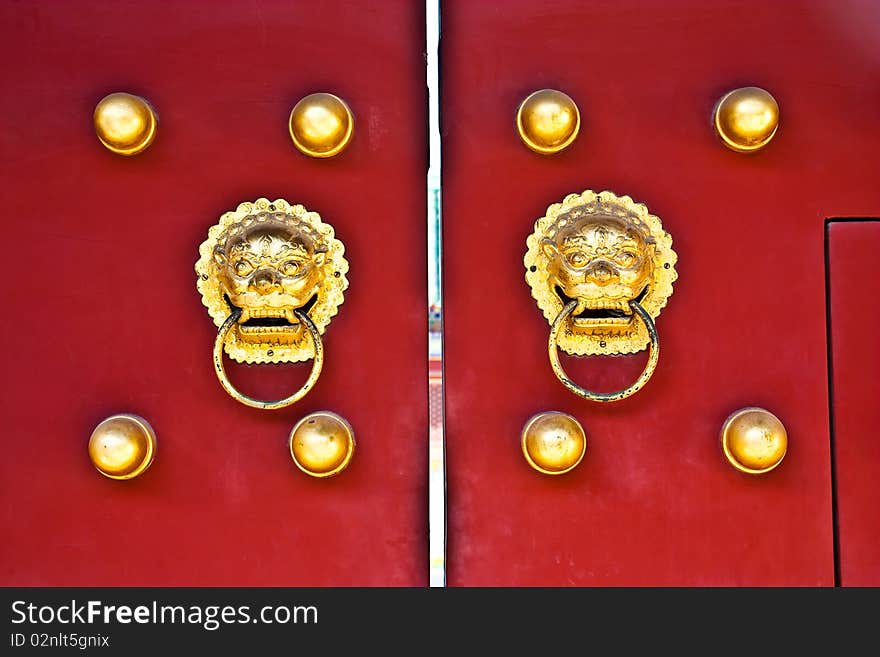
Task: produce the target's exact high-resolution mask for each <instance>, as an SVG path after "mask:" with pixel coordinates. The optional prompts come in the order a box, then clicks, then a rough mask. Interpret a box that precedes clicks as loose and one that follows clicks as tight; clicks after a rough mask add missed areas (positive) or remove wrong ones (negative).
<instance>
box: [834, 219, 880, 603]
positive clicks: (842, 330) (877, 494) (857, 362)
mask: <svg viewBox="0 0 880 657" xmlns="http://www.w3.org/2000/svg"><path fill="white" fill-rule="evenodd" d="M878 253H880V221H871V222H861V221H860V222H845V221H832V222H830V223H829V224H828V281H829V288H828V294H829V303H830V307H831V314H830V319H831V323H830V330H831V373H832V385H833V388H832V394H831V399H832V403H833V408H834V413H833V419H834V423H833V430H834V456H835V462H834V464H835V470H836V480H837V522H838V528H839V532H840V533H839V537H838V541H839V547H840V583H841V584H842V585H843V586H880V515H878V513H877V508H878V506H880V444H878V441H877V436H878V433H880V431H878V427H880V403H878V400H880V374H878V371H880V342H878V340H877V338H876V331H875V329H874V327H876V326H878V325H880V309H878V307H877V304H876V300H877V299H878V298H880V276H878V275H877V271H876V263H877V254H878Z"/></svg>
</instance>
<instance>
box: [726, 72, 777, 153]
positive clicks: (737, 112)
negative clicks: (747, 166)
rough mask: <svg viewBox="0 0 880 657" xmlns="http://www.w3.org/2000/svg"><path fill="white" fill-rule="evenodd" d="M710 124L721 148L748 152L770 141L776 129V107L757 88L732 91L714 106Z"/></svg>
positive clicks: (769, 98) (761, 90) (766, 94)
mask: <svg viewBox="0 0 880 657" xmlns="http://www.w3.org/2000/svg"><path fill="white" fill-rule="evenodd" d="M713 123H714V125H715V132H717V133H718V136H719V137H721V140H722V141H723V142H724V145H725V146H727V147H728V148H730V149H732V150H735V151H737V152H740V153H750V152H753V151H757V150H760V149H762V148H764V146H766V145H767V144H769V143H770V140H771V139H773V135H775V134H776V129H777V128H778V127H779V105H778V104H777V102H776V99H775V98H773V96H771V95H770V93H769V92H768V91H765V90H764V89H761V88H760V87H743V88H742V89H734V90H733V91H731V92H728V93H727V94H725V95H724V96H723V97H722V98H721V100H719V101H718V103H717V104H716V105H715V112H714V117H713Z"/></svg>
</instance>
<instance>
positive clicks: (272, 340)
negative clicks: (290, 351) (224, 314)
mask: <svg viewBox="0 0 880 657" xmlns="http://www.w3.org/2000/svg"><path fill="white" fill-rule="evenodd" d="M316 300H317V296H314V297H312V298H311V299H310V300H309V301H308V303H306V304H305V305H304V306H302V307H300V308H298V309H295V308H292V307H290V306H288V307H285V308H273V307H263V308H242V309H241V317H239V319H238V335H239V336H240V337H241V339H242V340H243V341H245V342H250V343H254V344H276V345H283V344H292V343H293V342H295V341H296V339H297V337H298V336H299V334H300V333H301V332H302V324H301V322H300V321H299V319H297V317H296V315H295V314H294V310H300V311H301V312H304V313H308V311H309V309H311V307H312V306H313V305H314V304H315V301H316Z"/></svg>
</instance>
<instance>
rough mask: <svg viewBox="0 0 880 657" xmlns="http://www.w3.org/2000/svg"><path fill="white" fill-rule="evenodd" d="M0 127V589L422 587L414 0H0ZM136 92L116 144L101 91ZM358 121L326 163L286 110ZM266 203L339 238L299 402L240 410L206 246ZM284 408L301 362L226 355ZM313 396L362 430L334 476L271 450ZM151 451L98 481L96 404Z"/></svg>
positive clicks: (250, 387)
mask: <svg viewBox="0 0 880 657" xmlns="http://www.w3.org/2000/svg"><path fill="white" fill-rule="evenodd" d="M0 24H2V28H0V30H2V37H3V38H2V44H0V49H2V55H3V60H4V61H5V62H6V63H7V66H6V67H5V70H4V74H3V93H2V97H0V113H2V117H3V125H4V129H3V130H2V133H0V151H2V155H3V157H2V176H0V180H2V183H0V185H2V189H3V198H4V213H5V220H4V227H5V230H6V234H7V236H8V237H10V238H12V239H11V240H10V242H9V243H8V247H9V248H8V249H7V254H6V271H7V279H6V280H7V291H6V309H7V311H6V313H5V314H4V315H5V316H4V319H3V321H2V333H0V335H2V341H3V344H5V345H6V350H5V354H4V374H5V379H6V382H7V383H6V386H5V392H4V395H3V400H2V425H3V431H2V436H3V438H2V440H3V450H4V458H3V459H2V464H0V499H2V503H0V533H2V535H3V537H4V538H3V541H2V547H0V563H2V572H0V581H2V583H3V584H4V585H127V586H129V585H130V586H134V585H151V586H154V585H373V584H383V585H422V584H424V583H425V582H426V581H427V574H426V573H427V540H426V532H425V526H426V511H425V509H426V505H425V503H424V498H425V494H426V467H425V462H426V459H425V455H426V451H427V433H428V428H427V365H426V361H425V354H426V351H427V349H426V347H427V340H426V320H425V307H426V305H427V303H426V290H425V276H424V273H423V272H424V271H425V269H426V262H425V248H424V244H425V226H424V221H422V220H421V217H423V216H424V208H425V203H426V199H425V185H424V163H425V149H424V134H425V129H424V124H425V107H424V59H423V54H422V53H423V51H424V27H423V25H424V13H423V9H422V7H421V6H419V5H418V3H412V2H409V1H408V0H390V1H385V2H381V3H373V4H369V3H362V4H358V3H354V4H352V3H350V2H323V3H317V4H316V3H291V2H283V1H278V2H275V1H269V0H263V1H260V2H256V3H253V2H251V3H241V2H234V1H230V2H225V1H224V2H210V3H209V2H176V3H174V4H173V6H171V5H169V4H167V3H161V2H147V1H144V2H126V3H108V2H77V3H70V4H65V3H60V4H59V3H53V2H36V3H33V2H31V3H5V4H4V6H3V8H2V21H0ZM116 91H124V92H130V93H134V94H137V95H141V96H143V97H146V98H147V99H148V100H149V101H150V102H151V103H152V104H153V106H154V107H155V108H156V111H157V113H158V115H159V129H158V135H157V137H156V139H155V142H154V143H153V144H152V146H150V148H149V149H148V150H146V151H145V152H143V153H141V154H139V155H137V156H134V157H129V158H126V157H121V156H118V155H115V154H113V153H111V152H110V151H108V150H106V149H105V148H103V147H102V146H101V144H100V143H99V142H98V140H97V139H96V137H95V133H94V130H93V128H92V112H93V110H94V108H95V105H96V104H97V102H98V101H99V100H100V99H101V98H102V97H103V96H105V95H106V94H108V93H110V92H116ZM319 91H324V92H332V93H334V94H337V95H338V96H340V97H341V98H343V99H345V101H347V103H348V105H349V106H350V108H351V110H352V112H353V114H354V117H355V131H354V137H353V139H352V141H351V144H350V146H348V148H347V149H346V150H345V151H344V152H343V153H341V154H340V155H338V156H336V157H333V158H327V159H313V158H309V157H306V156H304V155H302V154H300V153H299V152H298V151H297V150H296V149H295V148H294V146H293V144H292V142H291V139H290V137H289V136H288V128H287V119H288V114H289V112H290V110H291V107H292V106H293V105H294V103H296V102H297V100H298V99H300V98H302V97H303V96H305V95H307V94H310V93H312V92H319ZM259 197H267V198H269V199H277V198H284V199H287V200H288V201H290V202H291V203H300V204H303V205H304V206H305V207H306V208H308V209H309V210H314V211H316V212H318V213H320V214H321V217H322V218H323V220H324V221H325V222H328V223H330V224H331V225H332V226H333V227H334V228H335V231H336V236H337V237H338V238H339V239H340V240H342V242H343V243H344V244H345V257H346V258H347V260H348V262H349V263H350V270H349V272H348V280H349V282H350V288H349V289H348V290H347V292H346V297H345V303H344V304H343V305H342V306H341V307H340V308H339V313H338V315H336V316H335V317H334V319H333V322H332V324H331V325H330V326H329V328H328V329H327V331H326V334H325V336H324V346H325V351H326V359H325V365H324V371H323V373H322V374H321V376H320V379H319V380H318V383H317V385H316V386H315V388H314V389H313V390H312V391H311V392H310V393H309V394H308V395H307V396H306V397H305V399H303V400H302V401H300V402H299V403H297V404H295V405H293V406H291V407H289V408H287V409H286V410H280V411H261V410H255V409H252V408H248V407H246V406H243V405H241V404H239V403H237V402H236V401H234V400H233V399H232V398H231V397H229V396H228V395H227V394H226V393H225V392H224V391H223V389H222V388H221V387H220V385H219V383H218V381H217V379H216V377H215V374H214V368H213V366H212V360H211V348H212V344H213V341H214V336H215V334H216V330H217V328H216V326H214V325H213V323H212V322H211V320H210V318H209V317H208V314H207V312H206V310H205V308H204V306H203V305H202V303H201V299H200V295H199V294H198V292H197V291H196V287H195V273H194V270H193V265H194V263H195V262H196V260H197V259H198V257H199V253H198V248H199V244H200V243H201V242H202V241H203V240H205V238H206V236H207V232H208V228H209V227H210V226H212V225H213V224H215V223H217V221H218V219H219V218H220V216H221V214H223V213H224V212H227V211H231V210H234V209H235V208H236V206H237V205H238V204H239V203H241V202H243V201H254V200H256V199H257V198H259ZM227 367H229V368H230V373H231V375H232V376H233V378H234V380H235V381H236V383H237V384H238V385H239V386H240V388H241V389H242V390H245V391H246V392H248V393H250V394H253V395H266V396H269V395H281V394H285V393H286V392H289V391H290V390H291V389H292V388H294V387H296V386H298V385H300V384H301V382H302V381H304V380H305V377H306V374H307V371H308V366H307V365H304V364H300V365H295V366H294V365H286V366H254V367H251V368H246V367H243V366H237V367H235V368H234V369H233V367H232V366H231V365H228V366H227ZM319 409H326V410H331V411H334V412H336V413H338V414H340V415H342V416H343V417H345V418H346V419H347V420H348V421H349V422H350V423H351V425H352V426H353V428H354V432H355V436H356V441H357V448H356V451H355V454H354V458H353V460H352V462H351V464H350V466H349V467H348V468H347V469H346V470H345V471H344V472H342V473H340V474H339V475H337V476H335V477H332V478H329V479H313V478H310V477H308V476H307V475H305V474H304V473H302V472H300V471H299V470H298V469H297V468H296V466H295V465H294V463H293V462H292V460H291V458H290V453H289V451H288V445H287V438H288V434H289V432H290V430H291V428H292V427H293V425H294V423H295V422H296V421H297V420H298V419H299V418H301V417H303V416H304V415H306V414H307V413H310V412H312V411H316V410H319ZM118 412H131V413H137V414H139V415H141V416H143V417H145V418H146V419H147V420H148V421H149V422H150V423H151V424H152V425H153V427H154V428H155V430H156V433H157V440H158V451H157V455H156V458H155V462H154V464H153V465H152V467H151V468H150V469H149V470H148V471H146V472H145V473H144V474H142V475H141V476H139V477H138V478H136V479H131V480H128V481H114V480H111V479H108V478H105V477H102V476H101V475H100V474H98V473H97V472H96V471H95V469H94V468H93V467H92V465H91V463H90V461H89V457H88V454H87V450H86V445H87V443H88V440H89V436H90V433H91V432H92V429H93V428H94V427H95V426H96V425H97V424H98V422H99V421H100V420H102V419H103V418H105V417H107V416H109V415H112V414H115V413H118Z"/></svg>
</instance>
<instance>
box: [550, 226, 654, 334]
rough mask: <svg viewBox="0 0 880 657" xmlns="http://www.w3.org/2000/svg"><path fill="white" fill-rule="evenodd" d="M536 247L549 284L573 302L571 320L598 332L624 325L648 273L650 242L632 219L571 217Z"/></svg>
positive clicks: (651, 246)
mask: <svg viewBox="0 0 880 657" xmlns="http://www.w3.org/2000/svg"><path fill="white" fill-rule="evenodd" d="M541 248H542V249H543V251H544V254H545V255H546V256H547V258H548V259H549V264H548V265H547V270H548V272H549V274H550V283H551V285H553V287H554V288H556V289H558V290H559V291H561V292H562V294H563V295H564V296H565V297H566V298H567V299H574V300H576V301H577V302H578V305H577V307H576V308H575V310H574V312H573V313H572V315H573V318H574V319H573V321H574V323H575V324H577V325H579V326H583V327H591V328H594V329H596V330H601V327H603V326H613V325H620V324H627V323H628V322H629V321H630V320H631V319H632V317H631V315H632V309H631V308H630V305H629V302H630V301H632V300H634V299H640V298H641V297H642V295H643V293H644V292H645V291H646V288H647V286H648V284H649V283H650V281H651V275H652V274H653V269H654V267H653V264H654V263H653V256H654V240H653V239H652V238H651V236H650V235H648V234H646V233H645V231H644V230H643V229H642V228H641V227H640V226H639V225H638V224H635V223H633V222H627V221H624V220H622V219H619V218H617V217H608V216H597V215H587V216H585V217H581V218H578V219H575V220H572V221H570V222H569V223H567V225H566V226H565V227H564V228H561V229H560V230H559V231H558V232H557V233H556V236H555V238H553V239H551V238H549V237H545V238H544V239H543V240H542V241H541Z"/></svg>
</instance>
